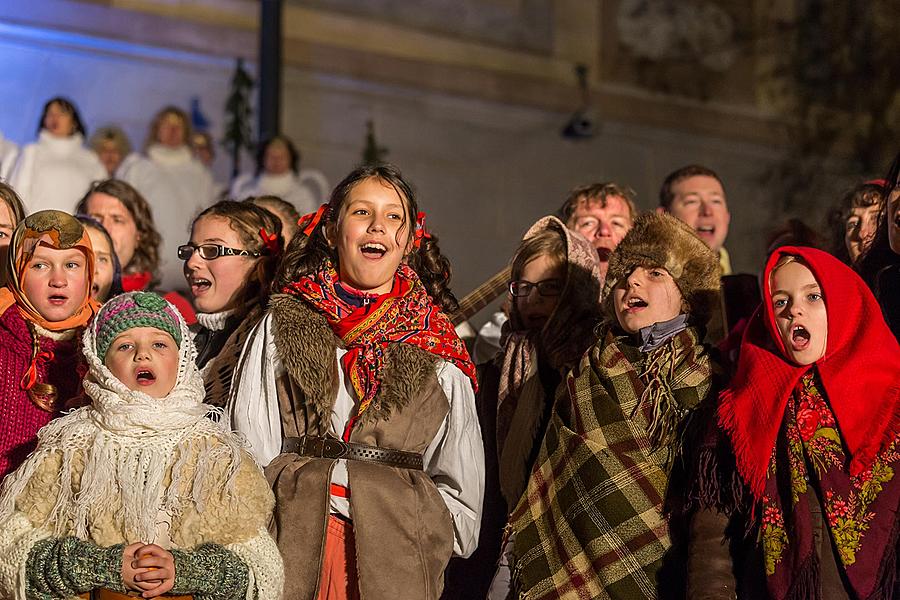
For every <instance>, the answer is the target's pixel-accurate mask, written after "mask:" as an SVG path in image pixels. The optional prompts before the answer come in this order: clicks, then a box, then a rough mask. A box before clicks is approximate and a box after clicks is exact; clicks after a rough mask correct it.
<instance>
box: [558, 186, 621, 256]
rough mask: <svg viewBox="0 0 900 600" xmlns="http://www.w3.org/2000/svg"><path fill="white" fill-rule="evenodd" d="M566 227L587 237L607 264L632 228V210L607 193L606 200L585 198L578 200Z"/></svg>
mask: <svg viewBox="0 0 900 600" xmlns="http://www.w3.org/2000/svg"><path fill="white" fill-rule="evenodd" d="M566 226H567V227H568V228H569V229H571V230H572V231H577V232H578V233H580V234H581V235H583V236H584V237H586V238H587V239H588V241H589V242H591V244H593V246H594V248H596V249H597V254H599V255H600V261H601V262H604V263H605V262H607V261H609V255H610V254H612V251H613V250H615V249H616V246H618V245H619V242H621V241H622V238H623V237H625V234H626V233H628V230H630V229H631V226H632V221H631V211H629V210H628V203H627V202H626V201H625V199H624V198H622V197H620V196H607V197H606V202H605V203H604V202H602V201H600V200H597V199H588V198H584V199H582V200H580V201H579V202H578V205H577V206H576V208H575V211H574V212H573V213H572V216H571V217H569V222H568V223H566Z"/></svg>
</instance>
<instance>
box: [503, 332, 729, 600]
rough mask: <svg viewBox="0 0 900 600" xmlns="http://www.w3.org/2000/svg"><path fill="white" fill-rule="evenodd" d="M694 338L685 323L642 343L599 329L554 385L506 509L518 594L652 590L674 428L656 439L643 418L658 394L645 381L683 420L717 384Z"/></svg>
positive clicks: (620, 594)
mask: <svg viewBox="0 0 900 600" xmlns="http://www.w3.org/2000/svg"><path fill="white" fill-rule="evenodd" d="M701 339H702V336H701V335H700V333H699V332H698V331H697V330H696V329H694V328H689V329H687V330H685V331H682V332H681V333H679V334H677V335H675V336H673V338H672V339H670V340H669V341H668V342H666V343H665V344H663V345H662V346H661V347H659V348H657V349H656V350H653V351H652V352H650V353H647V354H643V353H641V352H640V351H639V350H638V349H637V348H635V347H634V346H632V345H630V342H629V338H626V337H616V336H615V335H614V334H613V332H612V331H611V330H609V329H603V330H601V331H600V338H599V340H598V342H597V343H596V344H594V346H593V347H592V348H591V349H590V350H589V351H588V352H587V353H586V354H585V356H584V357H583V358H582V360H581V363H580V364H579V366H578V368H577V369H576V370H575V371H574V372H573V373H571V374H569V376H568V377H567V380H566V385H565V386H560V389H559V391H558V392H557V400H556V406H555V408H554V411H553V415H552V417H551V421H550V425H549V427H548V430H547V433H546V436H545V437H544V441H543V443H542V446H541V450H540V454H539V455H538V459H537V461H536V463H535V467H534V469H533V470H532V473H531V477H530V479H529V482H528V488H527V490H526V492H525V494H524V495H523V496H522V498H521V499H520V500H519V503H518V505H517V506H516V509H515V510H514V511H513V513H512V515H511V516H510V523H511V528H512V532H513V533H514V534H515V540H514V552H513V554H514V558H515V565H514V568H513V583H514V585H515V589H516V590H517V593H518V597H519V598H520V599H523V600H524V599H527V600H549V599H551V598H563V599H572V600H576V599H577V600H588V599H592V600H593V599H597V598H613V599H623V600H624V599H628V600H631V599H634V598H656V597H657V590H656V572H657V570H658V569H659V568H660V566H661V564H662V559H663V555H664V554H665V553H666V551H667V550H668V549H669V547H670V546H671V542H670V539H669V533H668V528H667V525H666V521H665V518H664V517H663V499H664V497H665V493H666V487H667V484H668V471H669V468H668V466H669V465H670V464H671V457H672V456H673V455H674V453H675V451H676V450H677V448H676V445H677V443H678V440H679V439H680V435H679V433H680V432H679V433H676V434H675V435H673V436H671V437H670V438H668V439H666V440H664V441H663V442H662V444H661V445H660V447H654V445H653V443H652V442H651V440H650V435H649V434H648V428H649V426H650V423H651V421H652V420H653V415H654V414H657V413H658V410H657V408H655V407H654V405H656V406H659V405H660V404H661V402H660V397H659V396H658V395H654V394H650V393H648V392H649V391H651V390H653V389H657V390H662V393H664V394H665V396H666V399H665V402H664V403H662V404H664V405H665V406H668V407H670V408H671V410H674V411H676V412H677V416H678V418H679V423H680V424H681V425H682V426H683V425H684V423H686V417H687V416H688V415H689V414H690V412H691V410H692V409H693V408H695V407H696V406H698V405H699V404H700V403H701V401H703V400H704V399H705V398H706V396H707V395H708V394H710V393H711V392H712V368H713V367H712V364H711V361H710V358H709V355H708V354H707V352H706V350H705V348H704V347H703V346H702V345H701V342H700V340H701ZM652 365H656V366H657V368H655V369H653V370H651V368H650V367H651V366H652ZM659 365H662V366H663V368H659ZM679 429H681V427H679Z"/></svg>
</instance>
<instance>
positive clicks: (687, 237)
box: [604, 213, 721, 325]
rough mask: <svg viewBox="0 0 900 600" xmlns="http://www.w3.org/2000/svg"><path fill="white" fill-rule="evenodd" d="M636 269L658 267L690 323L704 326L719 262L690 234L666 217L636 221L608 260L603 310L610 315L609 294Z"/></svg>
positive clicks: (714, 302)
mask: <svg viewBox="0 0 900 600" xmlns="http://www.w3.org/2000/svg"><path fill="white" fill-rule="evenodd" d="M637 267H647V268H649V267H662V268H664V269H665V270H666V271H668V272H669V274H670V275H671V276H672V278H673V279H674V280H675V284H676V285H677V286H678V289H679V291H680V292H681V295H682V296H683V297H684V299H685V301H686V302H687V304H688V306H689V314H690V315H691V318H692V319H691V320H692V321H693V322H694V323H696V324H698V325H705V324H706V323H707V321H709V318H710V315H711V314H712V312H713V311H714V310H715V309H716V308H717V306H718V304H719V286H720V283H719V278H720V276H721V274H720V272H719V260H718V259H717V258H716V254H715V252H713V251H712V250H710V249H709V247H708V246H707V245H706V244H705V243H704V242H703V240H701V239H700V238H699V237H697V235H696V234H695V233H694V230H693V229H691V228H690V227H688V226H687V225H685V224H684V223H683V222H681V221H680V220H678V219H676V218H675V217H673V216H671V215H668V214H659V213H649V214H645V215H642V216H640V217H638V218H637V219H636V220H635V222H634V227H632V228H631V231H629V232H628V234H627V235H626V236H625V237H624V238H623V239H622V241H621V242H620V243H619V245H618V247H616V250H615V251H614V252H613V253H612V255H611V256H610V258H609V270H608V271H607V273H606V285H605V286H604V298H605V300H604V309H605V310H606V314H607V315H614V314H615V311H614V310H613V307H612V305H611V302H612V294H611V293H610V292H611V291H612V290H613V289H614V288H615V287H616V285H617V284H618V282H619V281H620V280H621V279H622V278H624V277H628V275H630V274H631V272H632V271H634V269H635V268H637Z"/></svg>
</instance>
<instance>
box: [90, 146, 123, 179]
mask: <svg viewBox="0 0 900 600" xmlns="http://www.w3.org/2000/svg"><path fill="white" fill-rule="evenodd" d="M97 157H98V158H99V159H100V162H101V163H103V166H104V167H106V172H107V173H109V176H110V177H113V176H114V175H115V174H116V170H117V169H118V168H119V165H121V164H122V159H124V158H125V157H124V156H122V152H121V150H119V146H118V144H116V143H115V142H114V141H112V140H103V141H102V142H100V147H99V148H97Z"/></svg>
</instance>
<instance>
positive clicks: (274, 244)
mask: <svg viewBox="0 0 900 600" xmlns="http://www.w3.org/2000/svg"><path fill="white" fill-rule="evenodd" d="M259 237H261V238H262V241H263V245H264V246H265V247H266V248H268V249H269V254H271V255H272V256H276V255H278V254H280V253H281V245H280V244H279V243H278V236H277V235H276V234H274V233H269V232H268V231H266V228H265V227H263V228H262V229H260V230H259Z"/></svg>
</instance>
